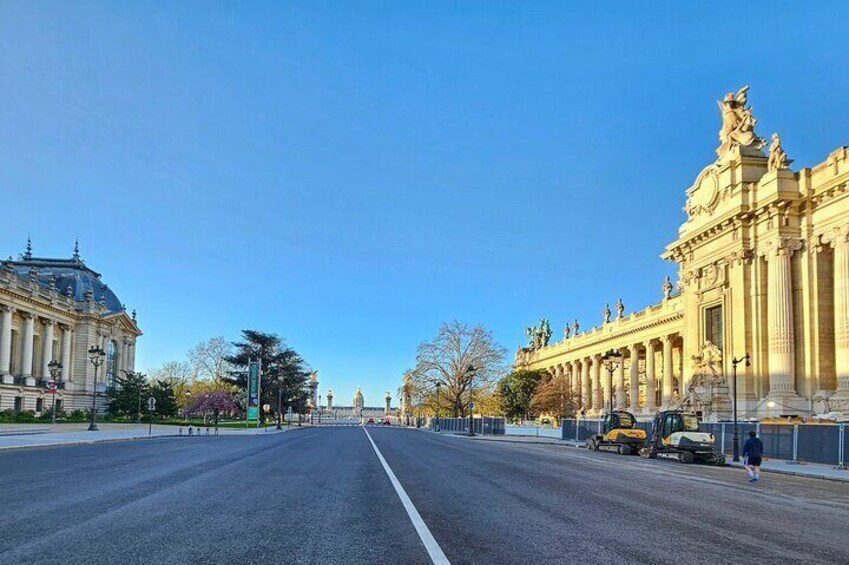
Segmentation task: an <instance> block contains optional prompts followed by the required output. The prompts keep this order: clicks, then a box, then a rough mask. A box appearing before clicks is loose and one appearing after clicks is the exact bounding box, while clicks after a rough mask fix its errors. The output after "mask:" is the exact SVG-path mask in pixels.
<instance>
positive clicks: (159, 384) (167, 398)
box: [150, 380, 177, 418]
mask: <svg viewBox="0 0 849 565" xmlns="http://www.w3.org/2000/svg"><path fill="white" fill-rule="evenodd" d="M150 396H152V397H153V398H155V399H156V410H155V413H156V414H157V415H159V416H164V417H166V418H170V417H171V416H176V415H177V398H176V396H175V394H174V386H173V385H172V384H171V383H169V382H168V381H161V380H160V381H155V382H154V383H153V385H152V386H151V387H150Z"/></svg>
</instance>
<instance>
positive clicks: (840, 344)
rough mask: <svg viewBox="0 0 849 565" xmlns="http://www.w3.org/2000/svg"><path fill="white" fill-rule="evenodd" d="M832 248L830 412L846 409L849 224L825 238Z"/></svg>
mask: <svg viewBox="0 0 849 565" xmlns="http://www.w3.org/2000/svg"><path fill="white" fill-rule="evenodd" d="M824 239H825V240H826V241H828V242H831V243H832V244H833V245H834V353H835V361H836V363H835V373H836V374H837V391H836V392H835V393H834V395H833V396H832V397H831V405H832V406H831V407H832V409H833V410H840V411H847V410H849V225H845V226H842V227H840V228H835V229H834V230H833V231H832V232H831V233H829V234H828V235H827V236H826V237H825V238H824Z"/></svg>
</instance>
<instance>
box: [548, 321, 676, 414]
mask: <svg viewBox="0 0 849 565" xmlns="http://www.w3.org/2000/svg"><path fill="white" fill-rule="evenodd" d="M673 340H674V336H673V335H667V336H664V337H662V338H661V339H660V341H661V342H662V347H663V348H662V352H663V353H662V356H663V365H662V380H661V383H660V386H661V391H662V393H661V394H662V395H661V399H660V401H661V405H662V406H669V405H670V404H672V401H673V392H674V391H673V383H674V381H673V367H674V363H673V359H672V354H673ZM623 349H624V350H627V351H628V352H630V364H629V367H628V374H629V377H630V386H629V390H628V391H626V388H625V360H626V359H628V358H626V357H624V356H623V357H622V358H620V359H619V361H618V363H617V365H616V367H615V369H614V371H613V374H612V375H611V374H610V372H609V370H608V367H606V366H605V363H604V361H603V360H602V355H601V354H596V355H593V356H591V357H584V358H581V359H575V360H573V361H569V362H567V363H564V364H561V365H557V366H555V367H554V368H553V369H552V370H551V372H552V373H553V374H555V375H560V376H561V377H562V378H564V379H566V380H567V382H568V385H569V387H570V389H571V391H572V393H573V397H574V398H575V399H576V401H577V402H578V411H579V412H580V411H584V412H585V413H587V412H590V411H597V412H603V411H605V410H608V409H609V408H610V406H611V394H612V391H613V390H615V394H614V397H613V399H612V404H613V407H614V408H616V409H617V410H624V409H631V410H638V409H639V408H645V409H646V410H650V411H651V410H655V409H657V408H658V406H657V385H658V382H657V377H658V376H657V371H656V362H655V355H656V352H657V351H656V340H654V339H650V340H648V341H646V342H641V343H636V344H633V345H630V346H627V347H625V348H622V349H620V351H622V350H623ZM641 350H644V351H645V359H646V363H645V373H646V402H645V404H644V405H642V406H640V403H639V396H640V379H639V377H640V374H639V362H640V357H641ZM629 398H630V401H629V400H628V399H629Z"/></svg>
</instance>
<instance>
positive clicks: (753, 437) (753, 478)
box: [743, 430, 764, 483]
mask: <svg viewBox="0 0 849 565" xmlns="http://www.w3.org/2000/svg"><path fill="white" fill-rule="evenodd" d="M763 454H764V444H763V442H762V441H761V440H760V439H758V434H757V432H755V430H751V431H750V432H749V439H747V440H746V443H744V444H743V466H745V467H746V472H747V473H748V474H749V482H750V483H756V482H758V481H759V480H761V458H762V457H763Z"/></svg>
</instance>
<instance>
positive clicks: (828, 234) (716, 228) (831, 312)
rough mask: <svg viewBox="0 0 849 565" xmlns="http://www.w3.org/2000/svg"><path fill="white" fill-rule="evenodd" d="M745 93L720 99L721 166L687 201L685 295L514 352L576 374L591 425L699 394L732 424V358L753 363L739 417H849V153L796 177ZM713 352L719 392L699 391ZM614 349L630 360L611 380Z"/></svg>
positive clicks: (743, 370)
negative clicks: (624, 411) (707, 350)
mask: <svg viewBox="0 0 849 565" xmlns="http://www.w3.org/2000/svg"><path fill="white" fill-rule="evenodd" d="M746 92H747V89H745V88H744V89H741V90H740V91H739V92H738V93H737V95H736V96H735V95H734V94H730V95H728V96H726V98H725V99H724V101H722V102H720V108H721V110H722V116H723V125H722V130H721V131H720V142H721V145H720V147H719V148H718V149H717V153H718V158H717V160H716V161H715V162H713V163H710V164H709V165H708V166H707V167H705V168H704V169H703V170H702V171H701V173H699V175H698V176H697V177H696V180H695V182H694V183H693V184H692V186H690V187H689V188H688V189H687V190H686V197H687V198H686V203H685V206H684V210H685V212H686V213H687V219H686V221H685V222H684V223H683V224H682V225H681V227H680V228H679V232H678V237H677V239H676V240H675V241H673V242H672V243H670V244H669V245H668V246H667V248H666V250H665V251H664V253H663V255H662V256H663V257H664V258H665V259H667V260H670V261H674V262H675V263H677V265H678V269H679V282H678V285H677V287H678V292H673V290H672V286H671V285H669V284H668V283H665V284H664V285H663V293H664V296H663V300H662V301H661V302H659V303H657V304H655V305H653V306H650V307H648V308H646V309H644V310H641V311H639V312H634V313H631V314H629V315H625V316H622V315H620V316H617V317H616V318H615V319H613V320H611V319H610V316H609V314H608V311H609V310H608V309H607V308H606V309H605V310H604V316H603V319H604V323H603V324H602V325H601V326H599V327H596V328H593V329H591V330H589V331H586V332H584V333H583V334H580V335H577V334H576V335H573V336H572V337H568V335H567V337H566V338H564V339H563V340H562V341H559V342H557V343H554V344H552V345H549V346H547V347H542V348H539V349H528V348H523V349H520V350H519V352H517V356H516V364H517V365H522V366H528V367H531V368H538V369H546V370H548V371H550V372H552V373H566V374H568V375H569V376H570V379H571V383H572V386H573V388H574V390H575V391H576V392H577V393H578V397H579V398H580V399H581V404H582V408H583V410H584V411H585V413H587V414H597V413H599V412H601V411H603V409H604V408H606V407H608V406H609V405H610V404H611V402H612V403H613V405H614V406H616V407H621V408H628V409H631V410H632V411H634V412H636V413H638V414H642V415H647V414H649V413H651V412H653V411H654V410H656V409H657V408H658V407H666V406H671V405H674V404H676V403H677V402H679V401H680V399H682V398H684V397H685V396H686V395H689V394H690V393H693V392H695V393H698V394H699V395H700V396H701V398H702V400H704V398H705V397H707V398H708V399H712V400H710V401H709V402H707V403H704V406H705V407H706V408H707V409H709V410H712V411H713V413H714V414H713V415H715V416H717V417H725V416H727V415H728V411H729V410H730V398H729V392H728V387H729V386H730V384H731V382H730V378H729V377H730V375H731V370H732V363H731V361H732V359H733V358H735V357H738V358H739V357H741V356H743V355H744V354H745V353H749V354H750V355H751V361H752V364H751V366H750V367H746V366H745V365H744V364H740V365H739V366H738V385H737V386H738V398H739V406H738V408H739V411H740V413H741V414H745V415H757V416H762V417H763V416H775V415H780V414H799V415H807V414H809V413H810V412H816V413H821V412H828V411H837V412H844V413H846V414H849V148H847V147H839V148H838V149H836V150H835V151H833V152H832V153H831V154H830V155H829V156H828V157H827V159H826V160H825V161H823V162H822V163H820V164H818V165H815V166H813V167H808V168H802V169H800V170H798V171H792V170H791V169H789V168H788V165H789V163H791V161H790V160H789V159H788V158H787V155H786V153H784V149H783V148H781V141H780V138H779V137H778V136H777V135H775V136H773V138H772V140H773V144H772V147H771V148H770V150H769V153H770V154H769V155H765V154H764V152H763V151H762V147H763V145H764V142H763V140H762V139H761V138H760V137H758V136H757V135H756V134H755V132H754V124H755V122H756V120H755V119H754V118H753V117H752V113H751V108H749V107H747V106H746V103H747V95H746ZM706 342H709V343H711V344H712V345H715V346H716V348H717V349H718V350H719V357H718V358H717V359H714V361H713V362H714V363H716V364H718V366H719V367H720V379H719V380H716V379H714V380H713V381H712V384H711V386H714V385H715V389H714V390H712V391H706V390H704V389H705V387H706V386H707V385H702V384H699V383H698V382H697V381H698V379H696V382H694V377H696V376H697V373H698V371H699V370H700V365H699V363H700V362H701V361H700V359H702V357H703V352H704V347H705V344H706ZM610 349H618V350H619V351H620V352H621V353H623V357H622V359H621V361H622V362H621V363H620V365H619V366H618V367H617V368H615V370H614V375H613V377H612V378H610V377H609V376H606V370H605V368H604V367H603V366H602V361H601V356H602V354H603V353H605V352H606V351H608V350H610ZM587 375H589V378H587ZM691 385H693V386H691ZM697 389H698V390H697ZM611 391H615V392H614V393H613V394H612V398H611Z"/></svg>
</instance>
